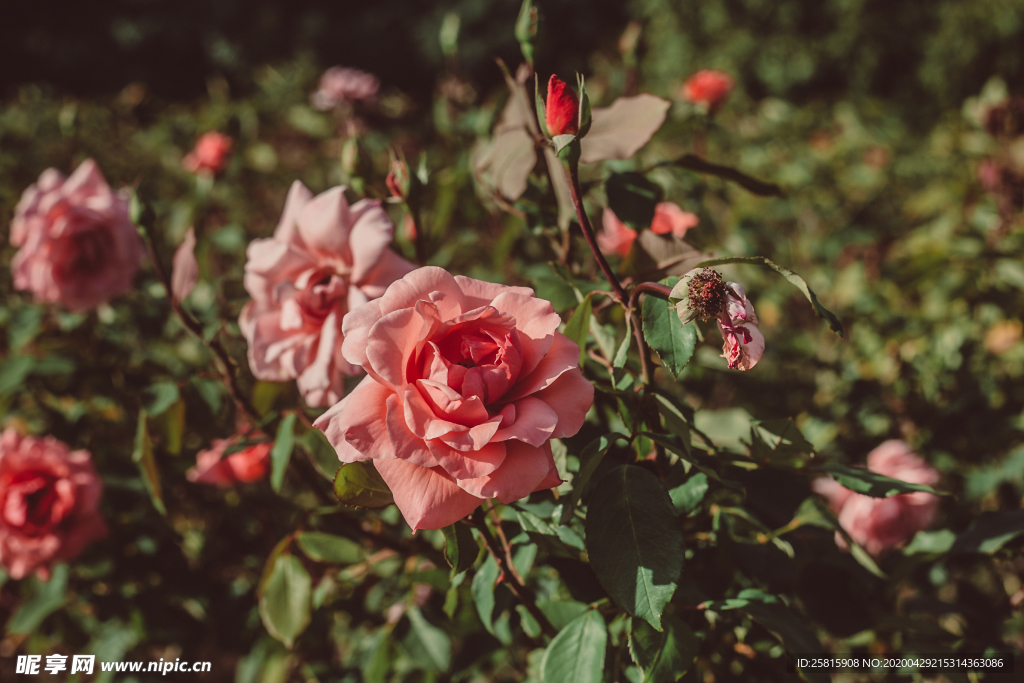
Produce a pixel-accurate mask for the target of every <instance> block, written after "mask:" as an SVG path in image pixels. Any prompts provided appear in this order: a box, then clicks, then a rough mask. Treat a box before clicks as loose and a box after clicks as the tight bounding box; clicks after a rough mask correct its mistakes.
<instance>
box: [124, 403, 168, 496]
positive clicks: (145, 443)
mask: <svg viewBox="0 0 1024 683" xmlns="http://www.w3.org/2000/svg"><path fill="white" fill-rule="evenodd" d="M132 461H133V462H134V463H135V464H136V465H138V467H139V473H140V474H142V481H143V482H144V483H145V484H146V491H148V492H149V499H150V500H151V501H153V507H155V508H156V511H157V512H159V513H160V514H161V515H166V514H167V508H166V507H165V506H164V496H163V492H162V491H161V488H160V471H159V470H158V469H157V467H156V459H155V458H154V457H153V442H152V441H151V440H150V438H149V425H148V422H147V416H146V411H145V410H141V411H139V422H138V426H137V427H136V429H135V448H134V449H133V450H132Z"/></svg>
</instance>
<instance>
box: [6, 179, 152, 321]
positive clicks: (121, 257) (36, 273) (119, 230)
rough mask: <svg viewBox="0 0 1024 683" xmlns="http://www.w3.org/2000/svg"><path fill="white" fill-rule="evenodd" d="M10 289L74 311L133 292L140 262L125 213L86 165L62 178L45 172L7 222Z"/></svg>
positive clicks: (123, 201) (121, 195)
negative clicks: (15, 249)
mask: <svg viewBox="0 0 1024 683" xmlns="http://www.w3.org/2000/svg"><path fill="white" fill-rule="evenodd" d="M11 244H12V245H14V246H15V247H19V250H18V253H17V254H15V255H14V260H13V261H12V262H11V271H12V273H13V275H14V286H15V287H16V288H18V289H22V290H28V291H30V292H32V293H33V294H34V295H35V298H36V299H37V300H38V301H48V302H54V303H61V304H64V305H65V306H67V307H68V308H69V309H71V310H75V311H80V310H86V309H89V308H93V307H95V306H98V305H99V304H102V303H105V302H107V301H109V300H110V299H111V298H112V297H114V296H116V295H118V294H123V293H124V292H126V291H128V290H130V289H131V288H132V280H133V278H134V277H135V272H136V271H137V270H138V268H139V264H140V263H141V262H142V259H143V258H144V257H145V249H144V248H143V246H142V242H141V241H140V240H139V236H138V233H137V232H136V229H135V225H134V223H132V220H131V217H130V216H129V214H128V195H127V193H125V192H124V191H121V192H114V191H113V190H111V189H110V186H109V185H108V184H107V181H106V180H105V179H104V178H103V174H102V173H100V170H99V167H98V166H97V165H96V162H94V161H93V160H92V159H86V160H85V161H83V162H82V163H81V165H80V166H79V167H78V168H77V169H75V172H74V173H72V174H71V176H69V177H68V178H65V177H64V176H63V175H62V174H61V173H60V171H58V170H57V169H54V168H48V169H46V170H45V171H43V173H42V175H40V176H39V180H38V181H36V183H35V184H33V185H31V186H29V188H28V189H26V190H25V192H24V193H23V194H22V196H21V201H19V202H18V205H17V207H15V211H14V220H13V221H12V222H11Z"/></svg>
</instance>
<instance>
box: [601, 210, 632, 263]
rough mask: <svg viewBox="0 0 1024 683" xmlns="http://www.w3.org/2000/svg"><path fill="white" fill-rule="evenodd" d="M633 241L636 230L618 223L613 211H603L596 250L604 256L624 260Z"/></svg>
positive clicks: (620, 222)
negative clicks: (612, 256) (618, 257)
mask: <svg viewBox="0 0 1024 683" xmlns="http://www.w3.org/2000/svg"><path fill="white" fill-rule="evenodd" d="M635 240H636V230H634V229H633V228H631V227H629V226H628V225H626V224H625V223H623V222H622V221H620V220H619V217H618V216H616V215H615V212H614V211H612V210H611V209H605V210H604V213H602V214H601V230H600V232H598V233H597V246H598V248H599V249H600V250H601V251H603V252H604V253H606V254H618V255H619V256H621V257H622V258H626V256H627V255H628V254H629V250H630V248H631V247H632V246H633V242H634V241H635Z"/></svg>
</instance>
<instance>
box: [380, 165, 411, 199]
mask: <svg viewBox="0 0 1024 683" xmlns="http://www.w3.org/2000/svg"><path fill="white" fill-rule="evenodd" d="M384 183H385V184H386V185H387V186H388V190H390V191H391V196H392V197H394V198H395V199H401V200H403V201H404V200H406V199H408V198H409V165H408V164H407V163H406V162H405V159H402V158H400V157H397V156H392V157H391V170H390V171H388V177H387V178H385V179H384Z"/></svg>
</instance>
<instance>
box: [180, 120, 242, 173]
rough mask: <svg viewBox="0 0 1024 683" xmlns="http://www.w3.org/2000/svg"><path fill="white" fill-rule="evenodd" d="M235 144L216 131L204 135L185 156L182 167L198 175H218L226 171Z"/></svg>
mask: <svg viewBox="0 0 1024 683" xmlns="http://www.w3.org/2000/svg"><path fill="white" fill-rule="evenodd" d="M234 144H235V143H234V141H233V140H232V139H231V138H229V137H228V136H227V135H222V134H220V133H218V132H217V131H215V130H212V131H210V132H209V133H203V135H202V136H201V137H200V138H199V140H198V141H197V142H196V146H195V148H194V149H193V150H192V151H191V152H189V153H188V154H187V155H185V158H184V159H183V160H182V162H181V166H182V168H184V169H185V170H186V171H188V172H189V173H195V174H196V175H216V174H217V173H220V172H221V171H223V170H224V163H225V161H227V156H228V154H230V152H231V148H232V147H234Z"/></svg>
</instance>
